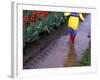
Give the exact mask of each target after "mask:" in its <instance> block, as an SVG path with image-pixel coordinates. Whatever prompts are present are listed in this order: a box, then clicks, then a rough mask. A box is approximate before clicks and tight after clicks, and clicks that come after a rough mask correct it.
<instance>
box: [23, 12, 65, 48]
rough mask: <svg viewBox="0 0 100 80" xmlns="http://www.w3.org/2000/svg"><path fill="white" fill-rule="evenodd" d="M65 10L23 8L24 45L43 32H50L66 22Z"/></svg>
mask: <svg viewBox="0 0 100 80" xmlns="http://www.w3.org/2000/svg"><path fill="white" fill-rule="evenodd" d="M65 19H66V17H64V15H63V12H47V11H31V10H23V47H25V45H26V43H32V42H34V41H36V40H38V39H39V38H40V34H41V33H42V32H44V33H45V32H46V33H50V32H51V31H53V30H55V28H59V27H61V25H63V24H64V23H65Z"/></svg>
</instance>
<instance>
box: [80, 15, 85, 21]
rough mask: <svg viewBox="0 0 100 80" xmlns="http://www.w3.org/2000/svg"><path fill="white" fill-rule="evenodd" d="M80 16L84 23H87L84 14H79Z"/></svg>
mask: <svg viewBox="0 0 100 80" xmlns="http://www.w3.org/2000/svg"><path fill="white" fill-rule="evenodd" d="M79 16H80V18H81V20H82V21H85V18H84V17H83V15H82V13H79Z"/></svg>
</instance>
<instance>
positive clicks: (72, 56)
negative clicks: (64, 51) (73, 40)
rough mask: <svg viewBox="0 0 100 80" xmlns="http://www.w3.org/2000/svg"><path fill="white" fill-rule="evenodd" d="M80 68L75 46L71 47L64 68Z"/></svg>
mask: <svg viewBox="0 0 100 80" xmlns="http://www.w3.org/2000/svg"><path fill="white" fill-rule="evenodd" d="M71 66H78V62H77V55H76V52H75V48H74V46H69V49H68V55H67V56H66V59H65V62H64V67H71Z"/></svg>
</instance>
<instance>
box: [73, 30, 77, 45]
mask: <svg viewBox="0 0 100 80" xmlns="http://www.w3.org/2000/svg"><path fill="white" fill-rule="evenodd" d="M76 34H77V30H73V35H72V44H74V42H75V37H76Z"/></svg>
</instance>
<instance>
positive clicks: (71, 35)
mask: <svg viewBox="0 0 100 80" xmlns="http://www.w3.org/2000/svg"><path fill="white" fill-rule="evenodd" d="M72 39H73V29H72V28H70V39H69V41H70V44H72Z"/></svg>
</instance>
